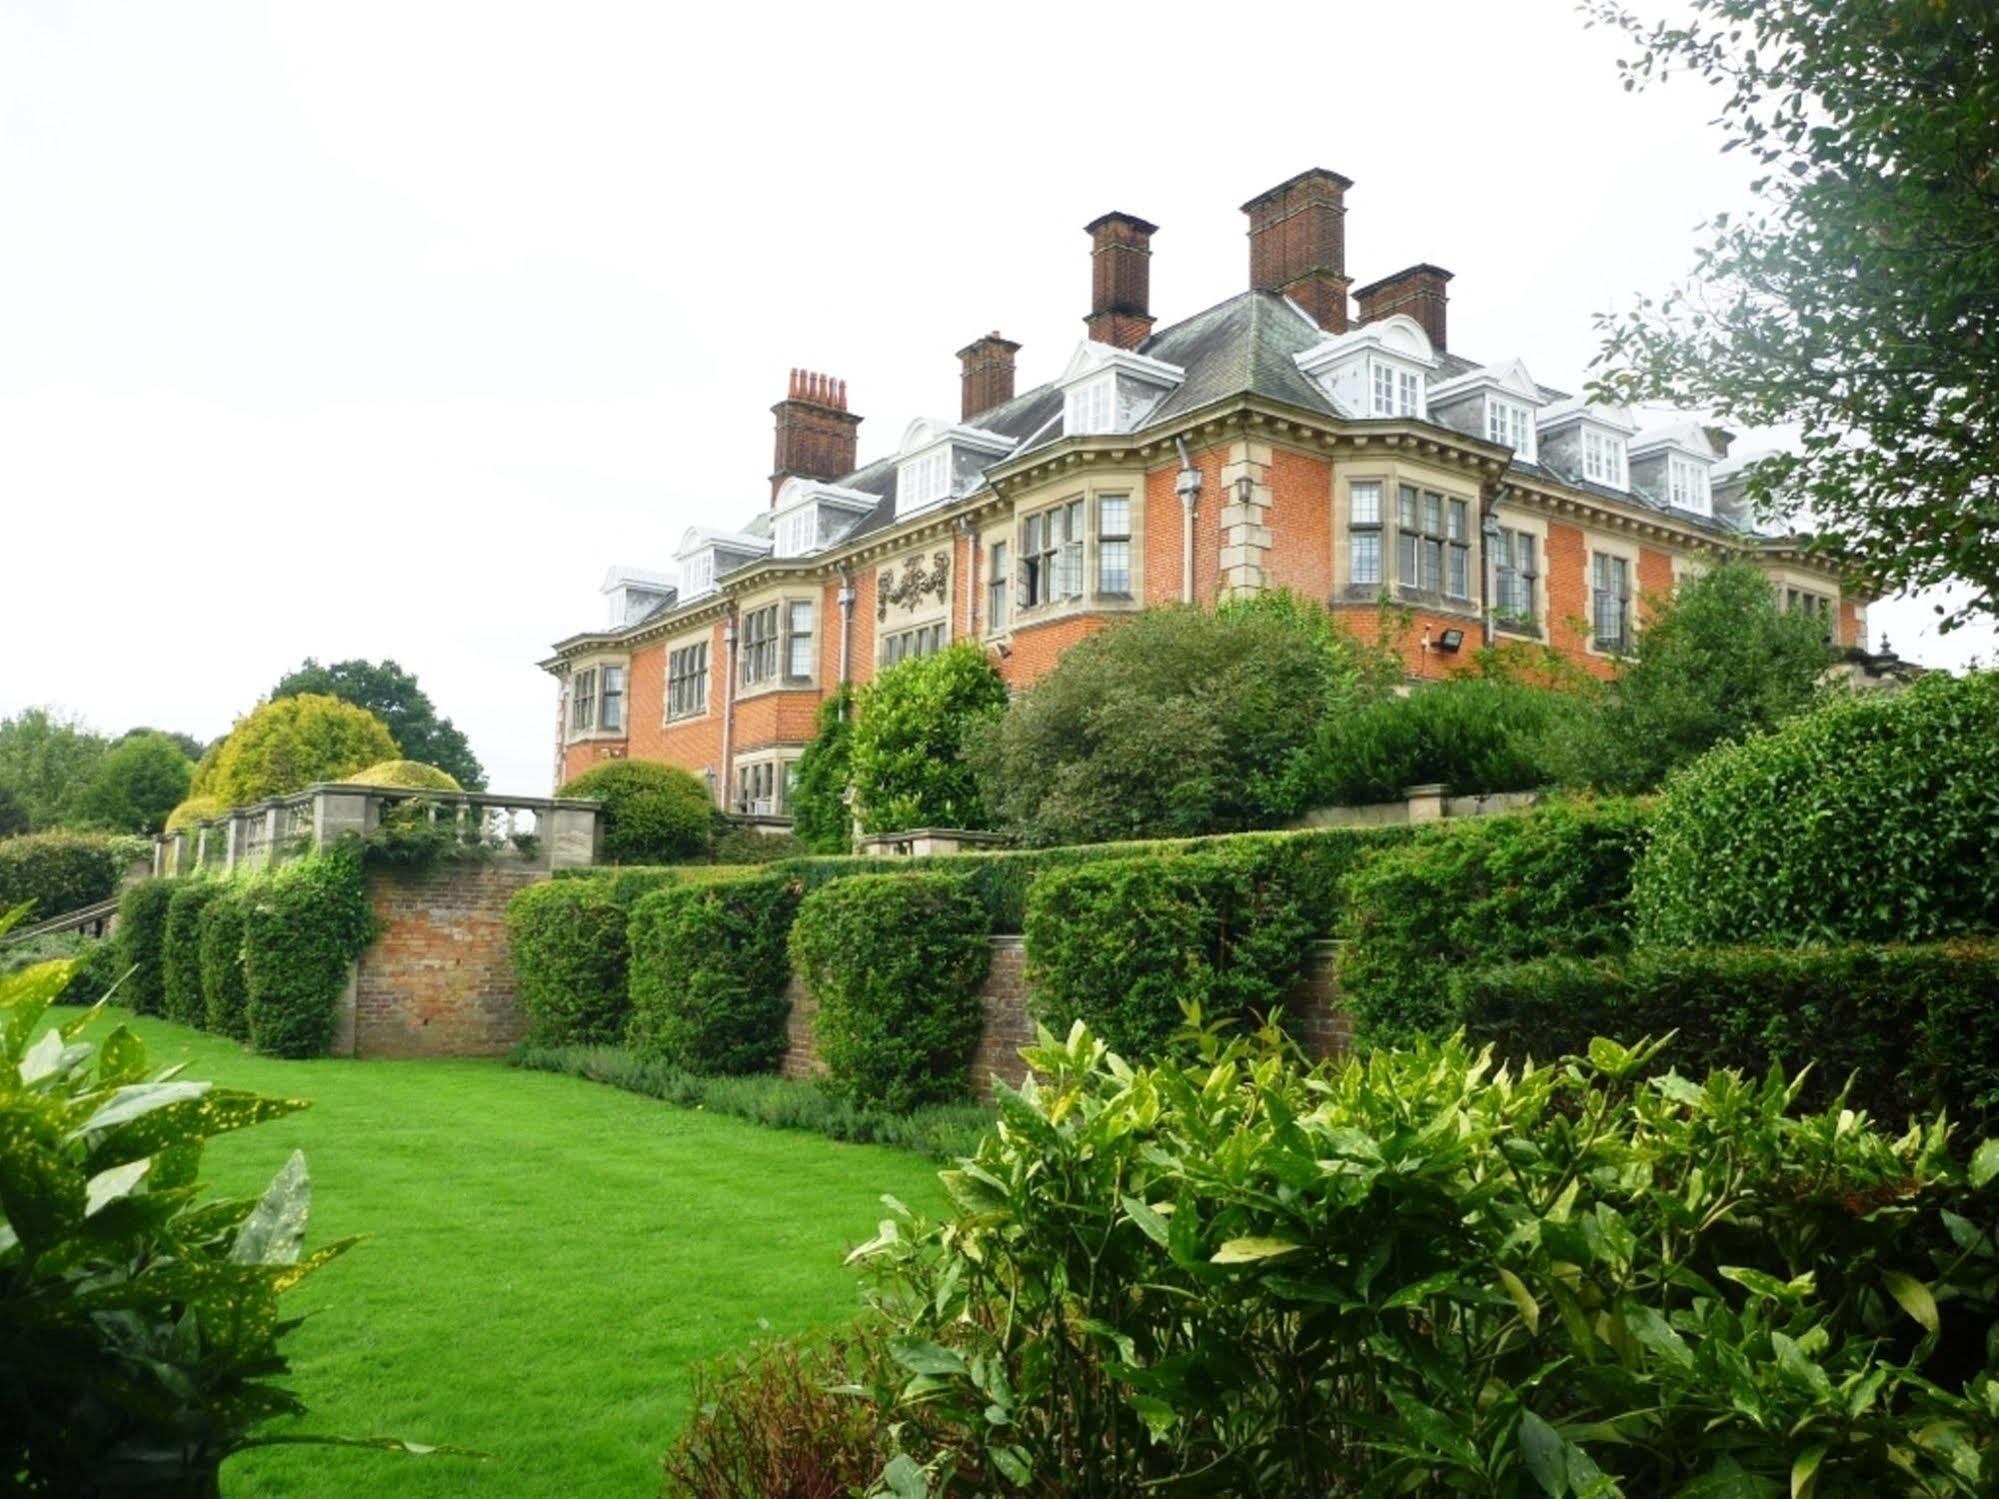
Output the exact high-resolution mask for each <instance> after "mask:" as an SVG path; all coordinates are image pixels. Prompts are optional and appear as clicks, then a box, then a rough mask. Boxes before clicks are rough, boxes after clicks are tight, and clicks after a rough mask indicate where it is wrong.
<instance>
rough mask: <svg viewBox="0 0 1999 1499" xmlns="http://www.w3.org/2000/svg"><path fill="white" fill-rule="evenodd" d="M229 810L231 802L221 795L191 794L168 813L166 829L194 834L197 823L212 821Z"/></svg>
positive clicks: (171, 831) (170, 831) (172, 831)
mask: <svg viewBox="0 0 1999 1499" xmlns="http://www.w3.org/2000/svg"><path fill="white" fill-rule="evenodd" d="M228 810H229V803H227V802H225V801H224V800H223V799H222V798H221V797H219V796H190V797H189V798H188V799H187V800H186V801H184V802H182V803H181V804H180V805H179V806H178V807H175V808H174V809H173V811H171V812H169V813H167V822H166V830H167V832H169V833H181V832H185V833H188V834H189V835H190V836H192V835H193V834H194V828H195V824H196V823H202V822H209V821H212V820H213V819H215V818H217V817H220V816H222V814H223V813H225V812H227V811H228ZM191 852H192V851H190V853H191Z"/></svg>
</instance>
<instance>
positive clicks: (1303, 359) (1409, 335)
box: [1291, 313, 1437, 421]
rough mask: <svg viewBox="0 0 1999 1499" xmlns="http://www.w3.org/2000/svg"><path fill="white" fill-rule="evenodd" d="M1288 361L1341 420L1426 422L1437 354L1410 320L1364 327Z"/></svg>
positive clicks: (1395, 318)
mask: <svg viewBox="0 0 1999 1499" xmlns="http://www.w3.org/2000/svg"><path fill="white" fill-rule="evenodd" d="M1291 361H1292V363H1294V364H1295V365H1297V366H1298V371H1299V373H1300V374H1302V375H1304V376H1305V378H1306V379H1308V380H1310V381H1312V382H1313V383H1314V384H1315V385H1317V386H1318V387H1319V389H1320V390H1322V391H1324V392H1325V394H1326V397H1327V399H1328V400H1330V401H1331V402H1332V404H1333V408H1334V409H1335V410H1336V411H1339V412H1340V413H1341V414H1343V415H1346V416H1353V417H1362V418H1374V419H1390V420H1404V421H1408V420H1414V421H1428V420H1429V419H1430V376H1431V375H1432V373H1434V372H1435V370H1436V368H1437V357H1436V350H1435V348H1434V347H1433V346H1432V344H1431V343H1430V336H1429V334H1427V333H1425V332H1424V331H1423V326H1422V324H1420V323H1418V322H1417V321H1416V320H1415V319H1414V318H1411V317H1407V316H1404V315H1403V314H1401V313H1396V314H1394V315H1393V316H1390V317H1385V318H1383V319H1381V320H1380V321H1379V322H1375V323H1364V324H1362V325H1361V326H1360V327H1358V328H1352V329H1349V330H1348V331H1347V332H1345V333H1341V334H1336V335H1333V336H1331V337H1328V338H1325V339H1322V340H1321V341H1320V342H1318V343H1316V344H1314V345H1313V346H1312V347H1311V348H1309V349H1301V350H1299V351H1298V352H1297V353H1296V354H1294V355H1292V356H1291Z"/></svg>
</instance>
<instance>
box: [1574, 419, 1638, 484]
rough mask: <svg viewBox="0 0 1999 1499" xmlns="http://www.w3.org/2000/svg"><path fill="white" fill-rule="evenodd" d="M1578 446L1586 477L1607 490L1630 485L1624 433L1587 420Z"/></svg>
mask: <svg viewBox="0 0 1999 1499" xmlns="http://www.w3.org/2000/svg"><path fill="white" fill-rule="evenodd" d="M1579 446H1580V448H1581V452H1582V467H1583V477H1584V478H1585V479H1587V480H1589V481H1590V482H1591V483H1592V484H1601V485H1603V486H1604V487H1605V488H1608V489H1624V488H1626V487H1627V486H1628V484H1629V482H1630V479H1629V474H1630V468H1629V464H1628V462H1627V460H1626V453H1625V441H1624V438H1623V437H1622V436H1620V435H1619V434H1618V433H1615V432H1612V431H1610V430H1609V429H1608V428H1604V427H1597V426H1592V425H1590V424H1589V423H1584V425H1583V429H1582V433H1581V440H1580V444H1579Z"/></svg>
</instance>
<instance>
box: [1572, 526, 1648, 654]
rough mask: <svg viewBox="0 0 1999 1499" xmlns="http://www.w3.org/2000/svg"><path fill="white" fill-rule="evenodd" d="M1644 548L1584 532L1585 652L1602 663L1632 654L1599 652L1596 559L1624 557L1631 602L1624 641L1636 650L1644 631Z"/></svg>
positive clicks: (1601, 533) (1636, 544) (1597, 532)
mask: <svg viewBox="0 0 1999 1499" xmlns="http://www.w3.org/2000/svg"><path fill="white" fill-rule="evenodd" d="M1641 550H1642V548H1641V547H1640V546H1639V544H1638V543H1637V542H1636V541H1624V540H1621V539H1619V538H1617V537H1613V536H1607V535H1605V534H1604V533H1603V532H1601V531H1588V530H1586V531H1584V532H1583V650H1584V651H1585V652H1587V653H1588V654H1589V655H1592V656H1595V657H1597V658H1598V659H1599V660H1602V661H1622V660H1624V659H1625V658H1626V657H1627V656H1628V655H1629V654H1630V652H1629V651H1628V650H1626V651H1606V650H1600V649H1598V647H1597V643H1596V559H1597V557H1598V556H1600V555H1601V556H1605V557H1621V558H1622V559H1623V560H1624V564H1625V566H1626V567H1628V568H1629V569H1630V577H1631V602H1630V604H1629V605H1628V610H1629V612H1628V614H1627V616H1626V619H1625V623H1624V633H1625V642H1626V644H1627V645H1628V646H1631V647H1634V648H1635V647H1636V646H1637V644H1638V633H1639V631H1641V630H1643V629H1644V628H1645V602H1644V593H1645V589H1644V585H1643V584H1642V583H1641V582H1640V581H1639V575H1638V558H1639V553H1640V551H1641Z"/></svg>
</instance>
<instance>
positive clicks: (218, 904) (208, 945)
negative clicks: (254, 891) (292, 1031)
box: [198, 885, 250, 1041]
mask: <svg viewBox="0 0 1999 1499" xmlns="http://www.w3.org/2000/svg"><path fill="white" fill-rule="evenodd" d="M247 896H248V891H247V889H246V887H244V886H242V885H221V886H218V887H217V889H216V893H215V898H214V899H213V900H211V901H209V903H208V904H207V905H206V906H205V907H203V908H202V912H201V921H200V937H199V942H198V946H199V953H200V958H201V1005H202V1019H201V1025H202V1029H204V1030H208V1031H213V1032H214V1033H215V1034H216V1035H218V1036H227V1037H228V1038H229V1039H230V1040H232V1041H247V1040H249V1039H250V993H249V988H248V983H247V981H246V980H245V978H244V976H243V911H244V904H245V901H246V899H247Z"/></svg>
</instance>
